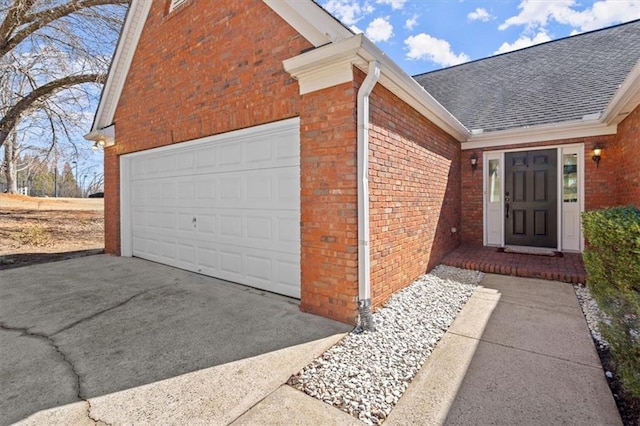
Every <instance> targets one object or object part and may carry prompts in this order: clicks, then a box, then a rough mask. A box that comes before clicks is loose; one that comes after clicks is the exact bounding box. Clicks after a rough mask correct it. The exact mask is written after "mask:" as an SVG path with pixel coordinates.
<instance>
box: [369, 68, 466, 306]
mask: <svg viewBox="0 0 640 426" xmlns="http://www.w3.org/2000/svg"><path fill="white" fill-rule="evenodd" d="M360 77H361V78H362V76H360ZM370 105H371V131H370V142H369V143H370V156H369V160H370V175H369V188H370V227H371V233H370V236H371V246H370V247H371V291H372V295H371V296H372V302H373V306H374V307H376V306H379V305H380V304H382V303H383V302H384V301H385V300H386V299H387V298H388V297H389V296H390V295H391V294H392V293H394V292H395V291H397V290H399V289H401V288H403V287H405V286H407V285H408V284H411V282H413V281H414V280H415V279H416V278H417V277H418V276H420V275H421V274H424V273H425V272H427V271H428V270H430V269H431V268H433V267H434V266H435V265H436V264H437V263H438V262H439V261H440V260H441V259H442V257H444V255H445V254H447V253H448V252H450V251H451V250H453V249H454V248H455V247H457V246H458V245H459V244H460V238H459V233H454V234H452V233H451V228H452V227H455V228H457V229H459V228H460V144H459V142H457V141H455V139H453V138H452V137H451V136H449V135H447V134H446V133H445V132H444V131H442V130H440V129H439V128H437V127H436V126H435V125H434V124H433V123H431V122H430V121H429V120H427V119H426V118H424V117H423V116H421V115H420V114H419V113H418V112H417V111H415V110H414V109H413V108H411V107H410V106H408V105H407V104H405V103H404V102H402V101H401V100H400V99H398V98H397V97H396V96H394V95H393V94H392V93H391V92H389V91H388V90H387V89H385V88H384V87H383V86H381V85H376V86H375V88H374V91H373V93H372V95H371V103H370Z"/></svg>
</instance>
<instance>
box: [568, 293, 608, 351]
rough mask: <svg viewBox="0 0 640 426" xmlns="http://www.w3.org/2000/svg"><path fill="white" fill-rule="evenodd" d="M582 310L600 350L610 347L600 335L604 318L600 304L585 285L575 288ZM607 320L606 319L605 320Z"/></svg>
mask: <svg viewBox="0 0 640 426" xmlns="http://www.w3.org/2000/svg"><path fill="white" fill-rule="evenodd" d="M573 288H574V289H575V291H576V296H577V297H578V302H580V307H581V308H582V313H583V314H584V318H585V319H586V320H587V326H589V330H590V331H591V336H592V337H593V340H594V341H595V342H596V344H597V345H598V346H599V347H600V349H605V348H607V347H609V343H608V342H607V341H606V340H605V339H604V338H603V337H602V334H600V327H599V322H600V320H601V319H603V318H604V316H603V315H604V314H603V313H602V312H601V311H600V308H599V307H598V303H597V302H596V301H595V300H594V299H593V297H592V296H591V292H590V291H589V288H588V287H587V286H585V285H584V284H576V285H574V286H573ZM604 319H605V320H606V318H604Z"/></svg>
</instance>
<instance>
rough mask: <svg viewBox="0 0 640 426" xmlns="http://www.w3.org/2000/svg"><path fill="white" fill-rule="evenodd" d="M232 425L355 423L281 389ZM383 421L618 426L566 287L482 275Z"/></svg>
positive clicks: (571, 292) (586, 333)
mask: <svg viewBox="0 0 640 426" xmlns="http://www.w3.org/2000/svg"><path fill="white" fill-rule="evenodd" d="M233 424H234V425H253V424H270V425H312V424H322V425H358V424H360V425H361V424H362V423H361V422H359V421H358V420H357V419H355V418H354V417H351V416H349V415H348V414H346V413H344V412H342V411H340V410H338V409H337V408H334V407H332V406H330V405H327V404H324V403H322V402H321V401H318V400H316V399H314V398H311V397H309V396H307V395H305V394H304V393H302V392H299V391H297V390H295V389H293V388H290V387H288V386H286V385H283V386H281V387H280V388H279V389H278V390H277V391H276V392H274V393H273V394H271V395H270V396H268V397H267V398H265V399H264V400H263V401H261V402H260V403H259V404H257V405H256V406H254V407H253V408H252V409H251V410H249V411H248V412H247V413H245V414H244V415H243V416H241V417H240V418H239V419H237V420H236V422H234V423H233ZM384 424H385V425H442V424H447V425H545V426H548V425H557V424H574V425H619V424H621V420H620V415H619V414H618V410H617V408H616V405H615V402H614V400H613V397H612V395H611V392H610V390H609V387H608V385H607V382H606V379H605V377H604V373H603V370H602V366H601V364H600V361H599V359H598V355H597V353H596V350H595V347H594V345H593V342H592V340H591V336H590V334H589V330H588V328H587V325H586V322H585V319H584V316H583V315H582V311H581V309H580V306H579V305H578V302H577V298H576V296H575V293H574V290H573V287H572V286H571V285H570V284H565V283H560V282H552V281H544V280H537V279H528V278H517V277H510V276H502V275H492V274H487V275H486V276H485V278H484V280H483V281H482V283H481V287H480V288H478V289H477V290H476V292H475V293H474V295H473V296H472V297H471V299H470V300H469V301H468V302H467V304H466V305H465V307H464V308H463V309H462V311H461V312H460V314H459V315H458V317H457V318H456V320H455V321H454V323H453V324H452V326H451V327H450V329H449V331H448V332H447V333H446V335H445V336H444V337H443V338H442V340H441V341H440V342H439V343H438V346H437V347H436V349H435V351H434V352H433V354H432V355H431V356H430V357H429V358H428V359H427V361H426V362H425V364H424V366H423V367H422V369H421V370H420V372H419V373H418V375H417V376H416V377H415V378H414V380H413V382H412V383H411V384H410V386H409V388H408V390H407V391H406V392H405V393H404V395H403V396H402V397H401V398H400V401H399V402H398V404H397V405H396V407H395V408H394V409H393V410H392V411H391V414H390V415H389V417H388V418H387V420H386V421H385V423H384Z"/></svg>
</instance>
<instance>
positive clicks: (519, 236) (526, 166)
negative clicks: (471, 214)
mask: <svg viewBox="0 0 640 426" xmlns="http://www.w3.org/2000/svg"><path fill="white" fill-rule="evenodd" d="M556 161H557V150H555V149H546V150H540V151H523V152H508V153H506V154H505V200H504V201H505V203H504V205H505V226H506V229H505V243H506V244H507V245H516V246H535V247H553V248H555V247H557V246H558V236H557V233H558V219H557V174H558V168H557V165H556Z"/></svg>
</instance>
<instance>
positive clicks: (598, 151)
mask: <svg viewBox="0 0 640 426" xmlns="http://www.w3.org/2000/svg"><path fill="white" fill-rule="evenodd" d="M601 156H602V146H601V145H600V144H599V143H597V144H596V146H594V147H593V157H591V159H592V160H593V161H595V162H596V168H597V167H598V166H599V165H600V157H601Z"/></svg>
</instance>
